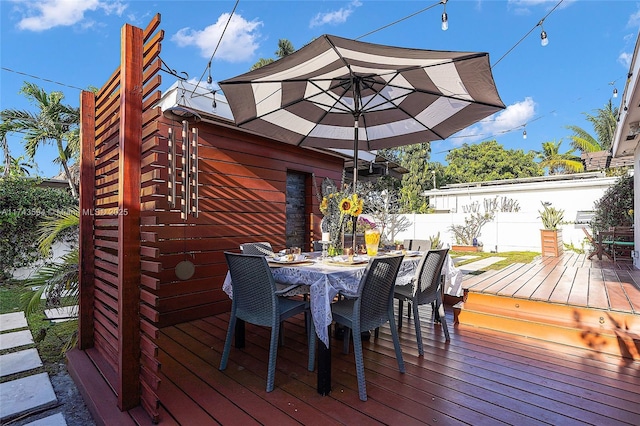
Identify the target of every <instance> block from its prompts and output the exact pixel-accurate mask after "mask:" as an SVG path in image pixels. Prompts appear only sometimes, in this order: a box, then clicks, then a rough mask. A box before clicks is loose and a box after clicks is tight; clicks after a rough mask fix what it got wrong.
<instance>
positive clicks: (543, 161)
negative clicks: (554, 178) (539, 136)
mask: <svg viewBox="0 0 640 426" xmlns="http://www.w3.org/2000/svg"><path fill="white" fill-rule="evenodd" d="M560 145H562V140H559V141H557V142H555V141H549V142H542V151H538V152H537V153H536V158H537V159H539V160H540V167H542V168H543V169H548V170H549V174H550V175H558V174H562V173H578V172H582V171H584V164H582V160H580V157H577V156H575V155H574V154H573V153H574V152H575V149H570V150H569V151H567V152H565V153H560Z"/></svg>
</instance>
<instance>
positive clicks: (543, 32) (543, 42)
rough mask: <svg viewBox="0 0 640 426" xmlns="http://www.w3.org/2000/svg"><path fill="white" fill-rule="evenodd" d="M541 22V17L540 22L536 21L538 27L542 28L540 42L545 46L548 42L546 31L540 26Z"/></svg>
mask: <svg viewBox="0 0 640 426" xmlns="http://www.w3.org/2000/svg"><path fill="white" fill-rule="evenodd" d="M543 23H544V19H541V20H540V22H538V25H539V26H540V28H542V32H541V33H540V44H541V45H542V46H546V45H547V44H549V38H548V37H547V32H546V31H545V30H544V27H543V26H542V24H543Z"/></svg>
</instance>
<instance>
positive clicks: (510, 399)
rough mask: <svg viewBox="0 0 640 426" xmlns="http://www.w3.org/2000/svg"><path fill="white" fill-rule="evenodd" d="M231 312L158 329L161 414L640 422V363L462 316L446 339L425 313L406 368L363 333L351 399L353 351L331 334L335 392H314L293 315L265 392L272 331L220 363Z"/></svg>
mask: <svg viewBox="0 0 640 426" xmlns="http://www.w3.org/2000/svg"><path fill="white" fill-rule="evenodd" d="M426 310H427V312H425V314H426V315H425V319H426V318H429V316H428V308H427V309H426ZM447 316H448V319H449V321H451V320H452V312H447ZM227 320H228V315H219V316H215V317H209V318H206V319H203V320H197V321H192V322H189V323H185V324H180V325H176V326H173V327H169V328H165V329H163V330H162V334H161V338H160V347H161V352H160V360H161V362H162V382H161V383H160V387H159V396H160V399H161V404H162V408H163V410H164V411H165V413H164V414H165V415H164V416H163V418H162V419H161V423H160V424H174V423H178V424H198V425H207V424H218V423H219V424H243V425H245V424H279V425H282V424H305V425H306V424H322V425H333V424H406V425H409V424H438V425H443V424H474V425H482V424H491V425H495V424H518V425H522V424H527V425H535V424H554V425H557V424H563V425H567V424H598V425H602V424H607V425H615V424H635V425H637V424H640V404H638V401H640V363H638V362H633V361H630V360H627V359H623V358H620V357H616V356H611V355H606V354H598V353H595V352H592V351H588V350H584V349H577V348H572V347H568V346H564V345H557V344H552V343H545V342H532V341H531V340H528V339H526V338H522V337H518V336H513V335H508V334H504V333H499V332H494V331H490V330H480V331H479V330H477V329H475V328H473V327H469V326H466V325H458V326H455V327H452V334H451V341H450V342H449V343H445V342H444V337H443V335H442V332H441V329H440V327H439V326H434V325H431V324H427V323H426V321H425V323H424V325H423V331H424V334H423V336H424V341H425V355H424V357H419V356H418V354H417V348H416V342H415V340H414V339H415V334H414V330H413V327H412V326H411V325H410V324H409V323H408V322H407V321H405V323H404V326H403V328H402V332H401V343H402V346H403V353H404V357H405V363H406V367H407V371H406V374H400V373H398V371H397V365H396V362H395V358H394V351H393V343H392V341H391V335H390V333H389V329H388V328H383V329H381V333H380V337H379V338H378V339H377V340H375V339H374V338H373V337H372V338H371V340H370V341H369V342H366V343H365V352H364V355H365V369H366V378H367V391H368V396H369V400H368V401H367V402H362V401H360V400H359V399H358V389H357V382H356V377H355V365H354V360H353V353H351V354H350V355H343V354H342V353H341V351H340V350H337V349H336V348H339V347H340V343H341V342H338V341H332V345H333V347H334V350H333V354H332V364H333V365H332V371H333V388H332V392H331V394H330V395H329V396H324V397H323V396H320V395H318V394H317V392H316V375H315V373H310V372H308V371H307V370H306V350H307V347H306V345H305V343H304V342H305V338H304V334H303V333H304V329H303V326H302V322H301V321H299V322H297V323H288V324H287V327H286V329H287V335H286V345H285V346H284V347H281V348H280V349H279V353H278V364H277V373H276V388H275V390H274V391H273V392H272V393H266V392H265V390H264V388H265V381H266V370H267V363H266V362H267V358H268V341H269V335H268V330H267V329H263V328H260V327H254V326H251V325H248V326H247V346H246V348H245V349H242V350H237V349H233V350H232V352H231V356H230V359H229V367H228V369H227V370H226V371H224V372H220V371H219V370H218V365H219V362H220V353H221V349H222V347H223V343H224V337H225V331H226V327H227Z"/></svg>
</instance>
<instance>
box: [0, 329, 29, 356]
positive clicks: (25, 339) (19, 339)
mask: <svg viewBox="0 0 640 426" xmlns="http://www.w3.org/2000/svg"><path fill="white" fill-rule="evenodd" d="M32 344H33V336H31V332H30V331H29V330H20V331H12V332H11V333H2V334H0V351H3V350H5V349H11V348H17V347H20V346H26V345H32Z"/></svg>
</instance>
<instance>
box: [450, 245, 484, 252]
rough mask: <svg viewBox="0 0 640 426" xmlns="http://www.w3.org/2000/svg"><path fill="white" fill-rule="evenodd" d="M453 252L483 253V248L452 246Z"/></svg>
mask: <svg viewBox="0 0 640 426" xmlns="http://www.w3.org/2000/svg"><path fill="white" fill-rule="evenodd" d="M451 250H452V251H482V247H481V246H455V245H454V246H451Z"/></svg>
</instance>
